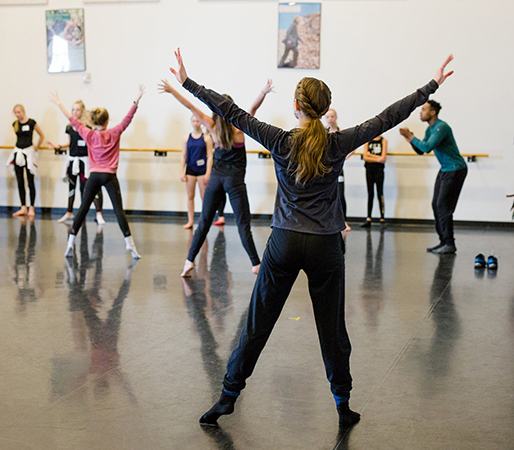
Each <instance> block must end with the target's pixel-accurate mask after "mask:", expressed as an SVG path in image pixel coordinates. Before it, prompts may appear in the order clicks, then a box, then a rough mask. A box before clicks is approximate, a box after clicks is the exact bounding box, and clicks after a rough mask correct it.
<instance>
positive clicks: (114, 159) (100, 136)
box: [70, 103, 137, 173]
mask: <svg viewBox="0 0 514 450" xmlns="http://www.w3.org/2000/svg"><path fill="white" fill-rule="evenodd" d="M136 110H137V105H136V104H135V103H134V104H133V105H132V108H130V110H129V112H128V113H127V115H126V116H125V117H124V119H123V120H122V121H121V122H120V123H119V124H118V125H116V126H115V127H113V128H110V129H109V130H91V129H90V128H88V127H86V126H84V125H83V124H82V122H80V120H77V119H75V118H73V117H70V122H71V124H72V125H73V128H75V129H76V130H77V131H78V133H79V134H80V137H81V138H82V139H84V140H85V141H86V144H87V148H88V155H89V169H90V171H91V172H107V173H116V171H117V170H118V161H119V159H120V137H121V133H123V132H124V131H125V130H126V128H127V127H128V126H129V125H130V122H132V118H133V117H134V114H135V112H136Z"/></svg>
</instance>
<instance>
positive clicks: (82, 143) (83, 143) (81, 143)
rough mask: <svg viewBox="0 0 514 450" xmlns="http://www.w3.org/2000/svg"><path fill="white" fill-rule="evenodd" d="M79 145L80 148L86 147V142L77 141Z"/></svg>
mask: <svg viewBox="0 0 514 450" xmlns="http://www.w3.org/2000/svg"><path fill="white" fill-rule="evenodd" d="M77 145H78V146H79V147H85V146H86V141H83V140H80V141H77Z"/></svg>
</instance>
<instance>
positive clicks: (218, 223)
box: [214, 218, 225, 227]
mask: <svg viewBox="0 0 514 450" xmlns="http://www.w3.org/2000/svg"><path fill="white" fill-rule="evenodd" d="M214 225H216V226H217V227H220V226H222V225H225V219H219V218H218V220H216V222H214Z"/></svg>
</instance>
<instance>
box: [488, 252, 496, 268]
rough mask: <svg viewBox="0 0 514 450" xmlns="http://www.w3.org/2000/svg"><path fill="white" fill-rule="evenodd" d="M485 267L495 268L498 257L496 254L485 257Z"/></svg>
mask: <svg viewBox="0 0 514 450" xmlns="http://www.w3.org/2000/svg"><path fill="white" fill-rule="evenodd" d="M487 268H488V269H489V270H496V269H497V268H498V258H497V257H496V256H493V255H491V256H489V257H488V258H487Z"/></svg>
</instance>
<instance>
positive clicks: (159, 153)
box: [153, 150, 168, 156]
mask: <svg viewBox="0 0 514 450" xmlns="http://www.w3.org/2000/svg"><path fill="white" fill-rule="evenodd" d="M153 155H154V156H168V152H166V151H159V150H155V151H154V152H153Z"/></svg>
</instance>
